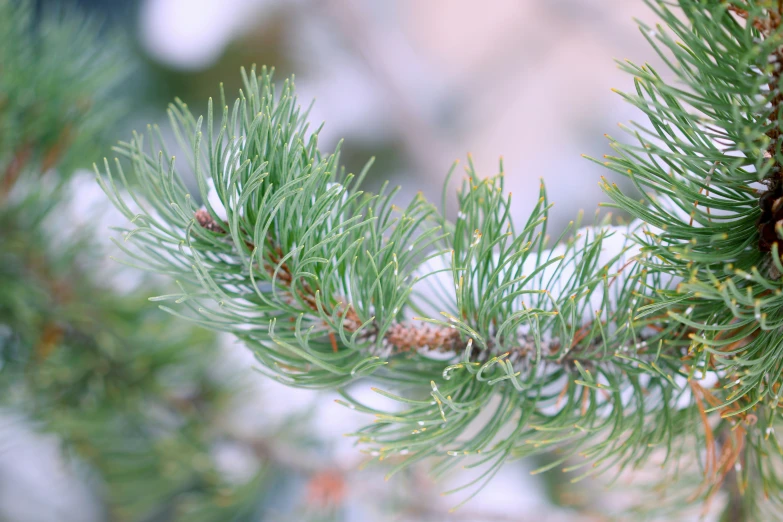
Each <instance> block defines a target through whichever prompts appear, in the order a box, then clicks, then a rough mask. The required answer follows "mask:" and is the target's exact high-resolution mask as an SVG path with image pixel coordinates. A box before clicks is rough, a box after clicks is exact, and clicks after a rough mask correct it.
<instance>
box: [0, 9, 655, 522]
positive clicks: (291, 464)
mask: <svg viewBox="0 0 783 522" xmlns="http://www.w3.org/2000/svg"><path fill="white" fill-rule="evenodd" d="M73 3H76V4H77V5H79V7H80V8H81V9H83V10H85V11H87V12H90V13H92V14H93V15H94V16H95V17H96V18H97V19H105V20H107V22H106V28H105V30H106V32H107V33H108V32H112V31H120V32H123V33H124V34H126V35H127V37H128V38H129V39H130V40H131V42H132V44H133V46H134V48H135V51H136V55H137V56H136V58H137V61H138V63H137V66H136V68H135V69H134V71H135V72H134V73H133V74H132V75H131V76H130V77H129V78H128V79H127V80H126V82H127V84H126V86H125V89H127V90H129V91H133V92H134V95H135V99H136V102H135V104H134V106H133V111H132V114H131V115H130V117H129V118H126V119H125V120H123V121H122V124H121V126H122V128H121V130H120V133H119V135H118V136H116V139H122V138H123V137H125V136H127V135H128V134H129V133H130V132H131V131H132V130H134V129H137V130H143V128H144V126H145V125H146V124H147V123H150V122H159V123H164V122H165V108H166V104H167V103H168V102H169V101H170V100H171V99H172V98H173V97H174V96H178V97H180V98H182V99H183V100H185V101H186V102H188V104H189V105H190V106H191V108H192V109H193V110H194V112H195V113H199V112H200V111H201V110H205V109H206V100H207V98H208V97H210V96H213V97H216V96H217V95H218V92H219V91H218V84H219V83H220V82H223V83H224V84H225V87H226V92H227V93H229V96H233V93H235V92H236V90H237V88H238V87H239V85H240V76H239V68H240V66H249V65H251V64H253V63H257V64H259V65H262V64H266V65H270V66H274V67H275V69H276V77H277V78H278V79H283V78H285V77H287V76H290V75H295V77H296V85H297V90H298V94H299V99H300V102H301V103H303V104H307V103H309V101H310V100H311V99H313V98H314V99H315V100H316V101H315V105H314V108H313V110H312V112H311V121H312V122H313V123H314V124H316V125H317V124H319V123H320V122H322V121H325V122H326V126H325V127H324V129H323V131H322V132H321V147H322V150H330V149H332V148H333V147H334V146H335V145H336V144H337V142H338V141H339V140H342V139H344V140H345V142H344V145H343V149H342V150H343V154H342V160H343V163H344V164H345V165H346V167H347V170H348V171H351V172H357V171H358V170H360V169H361V167H362V166H363V165H364V163H365V162H366V161H367V160H368V159H369V158H370V157H375V158H376V161H375V164H374V167H373V169H372V170H371V173H370V174H371V175H370V178H369V184H370V186H371V187H377V186H379V185H380V184H381V183H382V182H383V181H384V180H391V182H392V184H393V185H397V184H399V185H401V186H402V188H403V190H402V194H401V196H400V197H401V199H402V200H403V201H404V200H406V199H407V198H408V197H409V196H411V195H413V194H414V193H415V192H416V191H419V190H421V191H423V192H424V193H425V195H426V196H427V197H428V198H430V199H431V200H433V201H439V200H440V194H441V190H442V183H443V180H444V178H445V175H446V173H447V172H448V170H449V168H450V166H451V165H452V163H453V162H454V161H455V160H460V161H461V162H464V161H465V158H466V155H467V154H468V153H470V154H471V155H472V158H473V161H474V163H475V164H476V166H477V168H478V170H479V172H483V173H485V174H486V175H492V174H495V173H496V172H497V170H498V168H499V167H498V165H499V158H500V157H501V156H502V158H503V162H504V165H505V172H506V176H505V181H506V190H508V191H511V192H513V194H514V197H515V200H516V202H517V207H516V210H515V212H516V214H515V216H514V218H515V219H516V220H517V221H518V222H520V223H521V222H522V221H523V220H525V219H526V217H527V215H528V212H529V210H530V209H531V208H532V206H533V204H534V203H535V201H536V200H537V198H538V188H539V180H540V178H543V179H544V180H545V181H546V184H547V188H548V192H549V197H550V200H551V201H554V202H555V203H556V204H555V207H554V209H553V212H552V217H551V226H552V232H556V231H557V230H558V229H562V227H564V226H565V225H566V224H567V223H568V221H570V220H571V219H573V218H574V217H575V215H576V213H577V211H578V210H580V209H582V210H584V211H585V212H586V215H587V216H588V217H587V220H588V222H589V221H590V219H591V217H590V216H592V214H593V212H594V211H595V209H597V207H598V204H599V202H601V201H602V200H603V196H602V193H601V191H600V190H599V188H598V180H599V177H600V176H601V175H604V174H606V172H604V171H602V170H601V168H600V167H597V166H596V165H595V164H593V163H591V162H589V161H587V160H585V159H583V158H582V157H581V154H583V153H585V154H588V155H590V156H593V157H601V155H603V154H605V153H607V152H609V151H608V147H607V146H606V140H605V138H604V137H603V135H604V133H613V134H619V133H620V131H619V129H618V128H617V126H616V124H617V122H625V121H627V120H629V119H633V118H635V117H636V116H637V115H636V114H635V113H634V112H633V111H632V109H631V108H630V107H629V106H628V104H625V103H623V102H622V100H621V98H620V97H619V96H617V95H616V94H614V93H612V92H611V91H610V88H612V87H616V88H619V89H620V90H628V89H630V88H631V85H632V83H631V78H629V77H627V76H626V75H623V74H621V73H620V72H619V71H618V70H617V68H616V66H615V64H614V61H613V60H614V59H615V58H620V59H623V58H631V59H633V60H634V61H637V62H644V61H652V62H653V63H656V60H655V56H654V53H653V50H652V49H651V48H650V47H649V46H648V45H647V43H646V42H645V40H644V38H643V37H642V35H641V34H640V33H639V31H638V29H637V27H636V24H635V23H634V22H633V18H634V17H638V18H641V19H644V20H646V21H648V22H651V21H653V20H652V18H651V15H650V13H649V12H648V10H647V9H646V8H645V6H644V4H643V2H642V1H641V0H634V1H628V0H547V1H545V2H541V1H532V0H493V1H492V2H475V1H467V0H459V1H456V0H427V1H415V0H398V1H381V2H375V1H374V2H369V1H360V0H81V1H75V0H74V2H73ZM54 4H57V5H60V4H62V0H57V1H56V2H54V1H53V2H48V1H45V0H38V2H37V8H38V9H39V10H42V11H46V10H47V9H51V8H53V6H54ZM88 178H89V176H88ZM456 178H457V179H456V180H454V181H455V182H456V181H458V178H459V177H458V176H457V177H456ZM455 185H456V183H455ZM454 188H455V187H451V188H450V189H449V190H450V193H451V194H453V189H454ZM75 194H76V196H74V197H75V199H74V201H72V202H71V205H72V206H73V207H74V208H77V209H78V208H80V207H81V206H84V205H87V204H88V202H89V204H90V205H93V204H96V202H98V203H99V202H100V201H101V200H102V197H103V196H102V194H101V193H100V192H99V189H98V187H97V186H95V185H94V183H93V182H92V180H91V179H88V181H87V182H86V183H85V185H84V186H83V189H82V190H79V191H75ZM449 201H450V200H449ZM450 203H453V202H451V201H450ZM449 212H450V213H452V214H453V213H454V212H455V210H454V208H453V207H450V208H449ZM101 215H102V218H101V219H103V220H105V224H106V226H108V225H109V224H112V223H115V224H116V222H117V221H118V218H117V217H116V216H114V215H113V214H112V213H111V212H110V211H108V210H107V211H106V212H105V213H104V214H101ZM119 221H121V220H119ZM101 230H105V227H104V228H102V229H101ZM99 235H100V236H101V237H100V238H99V239H100V240H101V241H104V242H105V243H106V245H107V251H108V252H111V251H112V248H114V247H111V246H108V245H109V243H108V237H109V236H110V234H109V233H108V232H107V233H106V234H105V235H104V234H99ZM103 236H105V237H103ZM122 273H123V274H126V276H123V277H120V278H118V279H117V280H116V281H115V284H116V285H118V286H120V287H124V288H132V287H133V285H134V284H135V283H134V281H136V280H135V279H134V276H133V274H132V273H129V272H127V271H126V272H122ZM221 342H222V344H223V345H224V347H223V348H222V352H221V353H222V356H221V365H220V368H218V369H217V370H216V371H217V374H218V375H219V377H220V378H222V379H225V380H228V381H231V382H232V383H234V384H236V385H237V386H239V387H240V388H241V390H242V391H241V393H239V394H238V395H237V397H238V398H237V397H235V400H234V402H233V403H232V406H231V408H230V410H229V413H228V414H227V415H225V416H223V417H221V418H220V422H221V423H222V424H224V425H226V426H231V432H232V434H233V435H232V436H233V437H234V439H232V440H233V442H232V443H223V444H220V445H215V446H213V447H212V448H211V454H210V455H211V458H213V459H215V461H217V462H218V464H219V466H218V467H220V469H221V470H223V472H224V473H225V474H226V475H227V476H230V477H231V481H232V483H233V484H240V485H241V484H243V483H244V482H247V481H249V480H250V479H251V478H252V477H257V476H258V470H259V469H260V468H262V467H266V469H272V470H273V472H272V473H271V475H267V478H266V481H265V482H264V484H263V487H261V486H258V487H259V488H260V489H259V490H258V491H263V492H264V493H263V495H262V494H260V493H259V494H254V493H252V492H251V494H250V495H251V496H253V495H256V498H257V499H258V501H259V502H261V501H262V500H263V507H262V509H260V510H259V511H258V513H259V514H258V515H257V516H255V517H254V518H253V519H256V520H339V521H343V520H344V521H357V522H359V521H379V522H380V521H430V520H458V521H524V520H536V521H571V520H605V519H606V517H605V516H603V515H602V513H606V512H607V510H608V507H609V506H617V505H621V504H622V503H623V502H624V501H625V500H627V499H624V498H623V494H613V493H611V492H607V491H606V490H605V489H604V487H603V484H602V483H601V482H600V481H588V482H582V483H579V484H577V485H572V484H570V483H569V481H568V480H567V478H566V477H565V475H561V474H559V473H550V474H545V475H544V476H543V477H542V476H535V477H532V476H531V475H530V473H529V472H530V470H532V469H534V468H535V467H537V466H538V465H540V464H541V463H540V462H526V461H523V462H518V463H512V464H508V465H507V466H505V467H504V468H503V469H502V471H501V472H500V473H499V474H498V475H497V476H496V477H495V479H494V480H493V481H492V482H491V483H490V485H489V486H488V487H487V488H485V489H484V490H483V491H482V492H481V493H480V494H479V495H478V496H477V497H476V498H475V499H474V500H473V501H472V502H470V503H469V504H468V505H467V506H465V507H463V508H462V509H460V510H459V511H457V512H456V513H453V514H448V511H449V508H450V507H452V506H454V505H455V504H456V503H457V502H458V501H459V499H458V498H456V497H453V496H440V495H439V493H440V492H442V491H445V490H447V489H449V488H450V487H453V486H455V485H460V484H462V483H464V482H465V480H466V477H469V474H467V472H466V474H459V473H458V474H456V475H455V476H453V477H450V478H449V480H447V481H445V482H444V481H441V482H437V483H435V482H433V481H432V480H431V479H430V478H429V476H428V474H427V467H426V466H424V465H423V466H418V467H414V468H412V469H411V470H410V471H409V472H406V473H404V474H400V475H397V476H395V477H394V478H393V479H392V480H390V481H388V482H387V481H384V474H385V472H386V471H387V470H385V469H384V468H383V467H378V466H375V467H370V468H368V469H360V468H361V467H362V465H363V464H364V463H365V462H366V461H367V460H368V456H367V455H364V454H362V453H361V452H360V451H359V449H358V448H356V447H354V446H353V439H351V438H347V437H344V436H343V435H344V434H346V433H349V432H352V431H354V430H355V429H358V428H359V427H361V426H363V425H364V424H365V423H366V422H367V421H368V419H367V418H366V417H365V416H364V415H359V414H355V412H352V411H350V410H348V409H346V408H343V407H341V406H339V405H337V404H335V403H334V398H335V396H334V395H330V394H317V393H314V392H311V391H302V390H292V389H288V388H283V387H281V386H279V385H277V384H276V383H274V382H271V381H269V380H268V379H266V378H265V377H263V376H261V375H260V374H258V373H256V372H254V371H253V370H252V366H253V360H252V357H251V356H250V354H249V353H246V350H244V348H243V347H242V346H240V345H238V344H236V343H234V342H233V341H231V340H230V339H223V340H222V341H221ZM364 388H365V389H359V388H358V389H356V390H354V391H355V392H356V394H357V395H358V396H359V397H360V398H363V397H364V398H367V399H368V400H370V399H369V396H371V395H373V394H372V393H371V392H370V391H369V385H364ZM26 430H27V428H25V427H24V426H21V427H20V426H19V425H18V424H17V423H12V422H9V423H8V427H7V428H6V429H5V433H6V437H5V438H4V439H3V440H5V441H7V443H6V446H7V447H6V450H7V451H4V452H0V520H7V521H38V520H40V521H55V520H56V521H71V520H72V521H92V520H96V521H98V520H104V519H105V518H104V513H103V512H102V511H101V509H100V507H99V503H97V502H95V499H93V498H92V496H91V492H90V489H89V488H88V487H87V486H85V485H84V484H83V483H82V481H81V480H80V479H78V478H76V475H75V474H74V472H73V470H72V469H70V467H69V466H66V465H65V464H64V460H63V457H62V455H61V453H60V452H59V451H58V447H59V446H58V441H57V438H56V437H53V436H51V435H35V436H33V435H32V434H30V433H29V432H28V431H29V430H27V431H26ZM20 433H23V436H22V435H20ZM292 433H295V434H296V435H295V436H294V435H291V434H292ZM259 434H261V438H260V439H259V437H260V435H259ZM246 439H252V440H253V441H254V442H253V443H252V444H249V445H248V444H239V443H236V442H237V441H240V442H241V441H243V440H246ZM248 448H250V450H249V449H248ZM270 463H271V464H270ZM270 466H271V467H270ZM262 497H263V498H262ZM168 519H169V518H167V515H166V514H163V515H160V514H158V515H157V518H152V517H151V518H148V519H146V520H150V521H152V520H168Z"/></svg>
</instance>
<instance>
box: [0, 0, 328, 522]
mask: <svg viewBox="0 0 783 522" xmlns="http://www.w3.org/2000/svg"><path fill="white" fill-rule="evenodd" d="M99 33H100V27H99V25H98V24H95V23H90V22H86V21H85V20H84V19H83V18H80V17H79V16H78V15H77V14H75V13H74V12H72V11H69V10H67V9H63V10H62V11H59V12H57V13H56V14H51V15H50V14H46V15H44V16H37V15H36V14H35V10H34V9H33V8H32V6H31V4H30V3H29V2H21V3H17V2H9V1H4V0H3V1H0V68H1V70H0V176H2V177H0V289H2V291H0V405H2V406H3V407H6V408H12V409H15V410H17V411H19V412H22V413H24V414H25V416H26V417H27V419H28V420H29V422H30V423H31V424H32V426H34V427H35V428H36V429H39V430H42V431H45V432H51V433H54V434H56V435H57V436H58V437H59V438H60V440H61V441H62V444H63V449H64V451H65V452H66V454H67V455H70V456H71V458H72V459H75V462H79V463H81V464H86V469H88V470H90V471H89V472H88V475H89V477H84V476H82V478H83V479H85V480H86V479H88V478H91V480H89V482H90V483H91V484H93V485H94V486H96V487H97V489H98V493H99V495H100V497H101V498H102V499H103V502H104V504H105V513H106V519H107V520H116V521H146V522H152V521H158V520H159V521H169V520H188V521H224V520H260V519H262V518H263V517H262V513H263V512H264V511H265V510H266V509H267V505H268V504H269V505H272V506H274V505H276V503H275V501H274V499H271V501H270V497H269V492H270V491H271V492H274V491H275V489H274V488H279V487H280V485H281V484H285V483H286V479H285V477H293V478H296V477H302V476H305V477H306V476H308V473H309V470H299V469H295V468H294V469H291V468H290V466H287V465H286V464H284V463H280V462H277V461H276V460H275V459H276V453H275V451H273V450H270V449H269V448H268V447H267V446H269V445H270V444H272V443H271V442H270V441H274V440H276V439H277V438H283V439H285V440H286V441H287V442H288V443H290V444H296V445H297V447H298V448H299V451H303V452H305V451H306V450H307V449H308V448H311V449H317V448H318V446H319V443H318V441H317V440H316V439H314V438H313V437H311V436H309V435H307V434H306V433H303V432H302V430H303V429H306V426H307V424H306V423H305V422H303V421H302V419H291V420H290V421H286V422H284V423H283V424H282V425H281V426H279V427H277V428H276V431H272V432H271V433H269V434H268V437H269V440H267V439H264V438H259V439H252V440H239V439H238V438H237V436H236V435H235V434H234V433H232V431H231V425H230V423H228V422H227V420H226V416H227V412H228V411H230V410H229V407H230V406H231V404H232V401H236V397H237V393H238V392H239V391H241V389H242V388H241V385H240V384H239V383H240V382H241V379H239V378H238V377H237V376H234V377H233V378H231V379H226V378H225V377H226V376H225V375H220V374H219V373H218V372H217V371H216V367H217V366H219V364H218V363H219V362H220V361H219V357H220V353H219V351H218V347H217V343H216V338H215V336H214V335H213V334H211V333H208V332H206V331H204V330H201V329H198V328H194V327H191V326H189V325H183V324H172V322H171V321H170V319H168V318H166V317H164V316H163V315H162V314H160V313H158V312H157V310H156V309H155V308H154V307H151V306H150V305H149V302H148V301H147V300H146V299H145V298H144V297H142V295H144V294H147V293H149V291H150V288H152V287H153V286H152V285H154V287H156V288H158V287H159V285H158V284H156V283H154V282H153V281H149V280H143V281H140V283H139V287H140V288H143V289H144V290H141V289H137V290H135V291H132V292H130V293H122V292H119V291H117V290H115V289H114V287H113V284H114V283H113V280H112V279H111V278H109V277H108V276H106V275H105V273H104V270H103V266H102V264H103V263H104V262H105V260H104V256H103V255H102V247H101V245H100V244H99V243H98V242H97V241H96V240H95V235H96V230H97V229H96V227H97V226H98V223H97V222H95V220H96V218H97V217H98V214H96V213H95V209H93V208H85V207H84V205H83V204H82V202H83V201H87V199H85V198H84V194H83V193H82V192H84V191H91V190H95V187H94V186H93V185H91V186H89V187H88V186H85V185H84V184H81V185H80V184H79V183H78V181H79V179H78V177H77V178H74V177H73V176H72V174H73V173H74V172H75V170H76V168H77V167H86V166H88V165H89V164H90V163H91V162H92V161H94V160H95V159H96V158H97V157H98V154H99V152H100V151H102V147H103V145H104V144H105V142H106V139H107V136H111V134H112V131H111V129H112V127H113V125H114V122H115V121H116V118H117V116H118V115H119V114H122V109H123V107H127V105H126V100H127V97H126V96H127V93H126V94H122V93H121V90H119V89H118V88H117V87H118V86H119V85H120V84H121V83H122V80H123V79H124V77H125V76H124V75H125V74H126V73H127V71H128V61H127V53H126V51H125V50H124V49H126V48H127V47H126V45H125V44H124V43H123V42H118V41H115V39H113V38H112V37H111V36H110V35H109V34H103V35H100V36H99ZM109 139H111V138H109ZM98 222H100V220H99V219H98ZM226 444H228V445H238V446H240V447H242V448H243V450H244V451H245V452H246V453H248V455H249V457H248V459H249V460H250V461H252V462H255V463H256V464H255V471H253V472H252V474H251V476H249V477H243V478H241V479H237V478H236V477H232V476H231V473H230V470H226V469H224V466H223V465H222V464H221V463H220V459H219V451H218V450H219V448H220V447H221V446H223V445H226ZM264 448H266V449H264ZM74 469H75V470H77V469H85V466H83V465H79V466H76V467H75V468H74ZM294 483H296V481H294ZM270 487H272V489H270ZM52 495H56V492H52Z"/></svg>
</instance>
